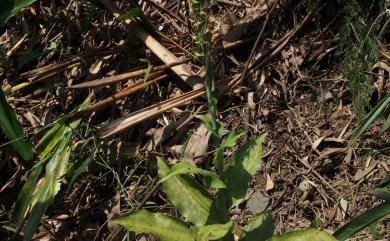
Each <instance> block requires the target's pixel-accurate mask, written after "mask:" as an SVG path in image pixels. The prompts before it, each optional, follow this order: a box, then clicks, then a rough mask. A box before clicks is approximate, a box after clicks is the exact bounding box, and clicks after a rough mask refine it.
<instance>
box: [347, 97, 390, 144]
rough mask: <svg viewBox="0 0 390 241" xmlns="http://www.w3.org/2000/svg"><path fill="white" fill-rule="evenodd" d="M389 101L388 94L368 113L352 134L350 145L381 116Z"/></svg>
mask: <svg viewBox="0 0 390 241" xmlns="http://www.w3.org/2000/svg"><path fill="white" fill-rule="evenodd" d="M389 103H390V95H387V96H386V97H385V98H383V100H381V101H380V102H379V103H378V104H377V105H376V106H375V107H374V108H373V109H372V110H371V111H370V112H369V113H368V114H367V116H366V118H365V119H364V120H363V122H362V123H361V125H360V126H359V128H358V129H357V130H356V131H355V133H354V134H353V135H352V137H351V139H350V141H349V145H352V144H353V143H355V142H356V140H357V139H358V138H359V137H360V136H361V135H362V134H363V133H364V132H365V131H366V130H367V128H368V127H369V126H370V125H371V124H372V123H374V122H375V121H376V120H377V119H378V118H379V117H380V115H381V114H382V113H383V111H384V110H385V109H386V107H387V106H388V105H389Z"/></svg>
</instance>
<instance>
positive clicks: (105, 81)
mask: <svg viewBox="0 0 390 241" xmlns="http://www.w3.org/2000/svg"><path fill="white" fill-rule="evenodd" d="M187 61H189V59H183V60H180V61H178V62H175V63H172V64H165V65H160V66H157V67H154V68H152V70H151V71H152V75H161V74H162V73H164V70H166V69H169V68H171V67H173V66H175V65H179V64H182V63H185V62H187ZM146 71H147V70H146V69H139V68H137V69H135V70H134V69H133V70H132V71H129V72H126V73H123V74H119V75H114V76H110V77H106V78H102V79H97V80H92V81H88V82H84V83H81V84H77V85H72V86H69V88H70V89H86V88H95V87H99V86H104V85H111V84H115V83H118V82H120V81H123V80H127V79H130V78H135V77H140V76H142V75H144V74H145V73H146Z"/></svg>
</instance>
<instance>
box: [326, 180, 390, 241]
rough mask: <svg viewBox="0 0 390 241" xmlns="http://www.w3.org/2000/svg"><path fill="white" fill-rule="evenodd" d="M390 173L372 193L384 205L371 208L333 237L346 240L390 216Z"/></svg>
mask: <svg viewBox="0 0 390 241" xmlns="http://www.w3.org/2000/svg"><path fill="white" fill-rule="evenodd" d="M389 190H390V173H388V174H387V175H386V177H385V178H384V179H383V180H382V181H381V182H380V183H379V184H378V185H377V187H376V188H375V189H374V190H373V191H371V194H374V195H376V196H378V197H379V198H382V199H384V200H385V202H384V203H382V204H380V205H378V206H376V207H373V208H371V209H370V210H368V211H367V212H365V213H363V214H360V215H359V216H357V217H354V218H353V219H352V220H351V221H350V222H349V223H347V224H345V225H344V226H342V227H341V228H340V229H339V230H337V231H336V232H335V233H334V234H333V235H334V236H335V237H336V238H337V239H338V240H346V239H348V238H350V237H352V236H353V235H354V234H356V233H358V232H359V231H361V230H362V229H364V228H366V227H370V226H371V225H373V224H375V223H376V222H378V221H379V220H380V219H381V218H383V217H384V216H386V215H388V214H390V200H389V197H390V192H389Z"/></svg>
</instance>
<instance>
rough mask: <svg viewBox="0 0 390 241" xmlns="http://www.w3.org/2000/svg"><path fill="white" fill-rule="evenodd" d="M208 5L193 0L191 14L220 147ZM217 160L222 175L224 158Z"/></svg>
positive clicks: (213, 123) (216, 137)
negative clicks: (204, 69)
mask: <svg viewBox="0 0 390 241" xmlns="http://www.w3.org/2000/svg"><path fill="white" fill-rule="evenodd" d="M208 6H209V1H207V0H191V5H190V15H191V22H192V30H193V40H194V47H195V48H194V49H195V51H194V53H195V56H196V57H197V58H198V60H199V61H200V62H201V63H202V64H203V65H204V66H205V68H206V76H205V86H206V95H207V102H208V106H209V111H210V114H211V124H212V132H213V133H214V135H213V138H214V143H215V145H216V147H217V149H218V148H219V143H220V139H219V137H218V123H217V99H216V97H215V75H214V68H213V63H212V48H211V33H210V30H209V26H208V19H207V11H208ZM219 159H221V160H219ZM217 162H218V163H217V169H218V173H219V174H220V175H222V171H223V158H217Z"/></svg>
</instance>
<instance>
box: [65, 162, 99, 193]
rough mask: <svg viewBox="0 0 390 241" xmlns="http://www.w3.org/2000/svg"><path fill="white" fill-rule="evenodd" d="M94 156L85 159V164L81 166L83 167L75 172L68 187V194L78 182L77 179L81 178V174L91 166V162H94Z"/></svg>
mask: <svg viewBox="0 0 390 241" xmlns="http://www.w3.org/2000/svg"><path fill="white" fill-rule="evenodd" d="M93 160H94V159H93V156H90V157H88V158H87V159H85V161H84V162H83V164H81V166H79V168H77V170H76V171H75V172H74V174H73V176H72V178H71V179H70V182H69V185H68V190H67V192H69V191H70V190H71V189H72V187H73V185H74V183H75V182H76V179H77V178H78V177H79V176H80V174H81V173H82V172H83V171H84V169H85V168H86V167H87V166H88V165H89V164H91V162H92V161H93Z"/></svg>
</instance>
